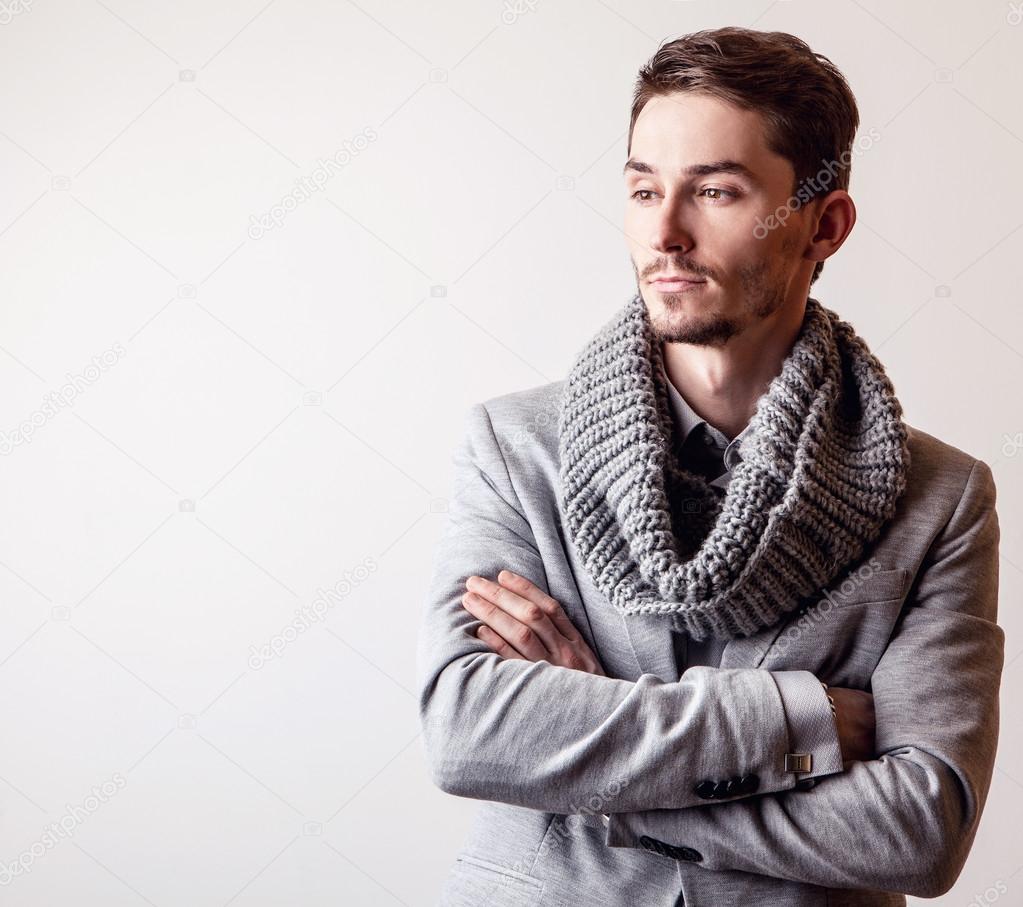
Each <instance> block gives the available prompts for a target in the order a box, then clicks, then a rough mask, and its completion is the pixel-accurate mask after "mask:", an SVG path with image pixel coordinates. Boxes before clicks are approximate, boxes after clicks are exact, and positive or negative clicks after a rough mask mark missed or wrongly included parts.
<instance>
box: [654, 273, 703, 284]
mask: <svg viewBox="0 0 1023 907" xmlns="http://www.w3.org/2000/svg"><path fill="white" fill-rule="evenodd" d="M650 282H651V283H705V279H704V278H702V277H687V276H686V275H685V274H662V275H661V276H660V277H655V278H654V279H653V280H651V281H650Z"/></svg>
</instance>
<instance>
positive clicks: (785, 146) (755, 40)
mask: <svg viewBox="0 0 1023 907" xmlns="http://www.w3.org/2000/svg"><path fill="white" fill-rule="evenodd" d="M677 91H692V92H700V93H703V94H707V95H712V96H714V97H717V98H720V99H721V100H723V101H728V102H731V103H733V104H735V105H736V106H738V107H742V108H744V109H747V110H755V111H756V112H757V113H759V114H760V115H761V117H762V118H763V120H764V124H765V132H766V138H767V144H768V147H769V148H770V149H771V151H773V152H774V153H775V154H778V155H780V156H782V157H784V158H786V159H788V160H789V161H790V162H791V164H792V167H793V169H794V170H795V179H794V182H793V186H792V194H793V196H797V195H798V198H799V199H800V200H801V203H802V204H805V203H806V202H808V201H810V200H811V199H813V198H818V197H822V196H824V195H827V194H828V193H829V192H831V191H833V190H835V189H844V190H846V191H848V189H849V173H850V170H851V166H850V165H851V149H852V143H853V139H854V138H855V136H856V130H857V128H858V127H859V122H860V117H859V111H858V110H857V108H856V99H855V97H854V96H853V93H852V90H851V89H850V88H849V85H848V83H847V82H846V80H845V77H844V76H843V75H842V73H841V72H840V71H839V70H838V68H837V67H836V66H835V65H834V64H833V63H832V62H831V61H830V60H829V59H828V58H827V57H825V56H822V55H821V54H817V53H814V52H813V51H812V50H811V49H810V48H809V46H808V45H807V44H806V43H805V42H803V41H801V40H800V39H799V38H797V37H795V36H794V35H790V34H787V33H786V32H763V31H754V30H752V29H747V28H733V27H729V28H717V29H712V30H705V31H698V32H694V33H692V34H689V35H683V36H682V37H681V38H676V39H675V40H674V41H671V42H669V43H667V44H663V45H662V46H661V47H660V48H659V49H658V50H657V52H656V53H655V54H654V55H653V56H652V57H651V58H650V60H649V61H648V62H647V63H646V64H645V65H644V66H643V68H642V69H640V71H639V76H638V78H637V79H636V88H635V92H634V94H633V101H632V119H631V121H630V123H629V142H628V153H630V154H631V152H632V131H633V129H634V128H635V126H636V120H637V118H638V117H639V114H640V111H641V110H642V109H643V107H644V106H645V105H646V103H647V101H649V100H650V99H651V98H653V97H657V96H660V95H667V94H672V93H674V92H677ZM843 153H844V154H843ZM844 161H848V163H842V162H844ZM829 163H830V165H831V177H830V180H829V181H827V182H824V185H823V187H820V188H818V189H817V190H816V191H815V190H814V189H813V188H809V187H807V186H806V185H805V181H806V180H808V179H811V178H812V177H813V176H814V175H815V174H817V173H819V172H820V171H821V169H822V167H823V166H826V165H828V164H829ZM836 165H838V166H837V167H836ZM823 268H824V262H822V261H819V262H817V264H816V266H815V267H814V271H813V277H812V278H811V279H810V283H811V284H812V283H813V282H814V281H815V280H816V279H817V277H818V275H819V274H820V272H821V270H822V269H823Z"/></svg>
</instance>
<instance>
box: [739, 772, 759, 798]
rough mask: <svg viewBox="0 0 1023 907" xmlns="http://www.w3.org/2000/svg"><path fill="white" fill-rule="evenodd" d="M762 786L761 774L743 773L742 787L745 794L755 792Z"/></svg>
mask: <svg viewBox="0 0 1023 907" xmlns="http://www.w3.org/2000/svg"><path fill="white" fill-rule="evenodd" d="M759 787H760V776H759V775H743V776H742V781H741V782H740V789H741V791H742V793H744V794H752V793H755V792H756V790H757V789H758V788H759Z"/></svg>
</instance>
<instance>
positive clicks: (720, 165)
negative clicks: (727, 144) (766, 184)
mask: <svg viewBox="0 0 1023 907" xmlns="http://www.w3.org/2000/svg"><path fill="white" fill-rule="evenodd" d="M629 170H635V171H637V172H638V173H657V168H656V167H651V166H650V165H649V164H644V163H643V162H642V161H637V160H635V159H634V158H631V157H630V158H629V159H628V160H627V161H626V162H625V166H624V167H623V168H622V173H623V174H625V173H627V172H628V171H629ZM682 173H683V174H684V175H685V176H709V175H710V174H712V173H737V174H738V175H739V176H744V177H746V179H748V180H750V181H751V182H754V183H755V182H757V175H756V174H755V173H754V172H753V171H752V170H750V169H749V167H747V166H746V165H745V164H741V163H739V161H733V160H727V159H725V160H720V161H711V162H710V163H707V164H691V165H690V166H688V167H686V168H685V169H684V170H683V171H682Z"/></svg>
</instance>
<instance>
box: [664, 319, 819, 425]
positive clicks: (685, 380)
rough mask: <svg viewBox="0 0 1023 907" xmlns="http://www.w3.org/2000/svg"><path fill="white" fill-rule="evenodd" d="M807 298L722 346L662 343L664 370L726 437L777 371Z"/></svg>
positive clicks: (750, 411)
mask: <svg viewBox="0 0 1023 907" xmlns="http://www.w3.org/2000/svg"><path fill="white" fill-rule="evenodd" d="M805 307H806V304H805V300H804V301H803V302H801V303H800V304H799V305H798V306H790V305H785V306H782V307H781V308H780V309H779V310H778V311H777V312H775V313H774V314H772V315H770V316H768V317H767V318H764V319H760V320H758V321H754V322H752V323H750V324H749V325H748V326H747V327H746V328H745V329H744V330H742V331H741V332H740V333H738V334H736V335H734V336H733V337H731V338H730V339H729V341H728V343H727V344H725V346H724V347H710V346H694V345H693V344H689V343H663V344H662V350H663V354H664V370H665V373H666V374H667V376H668V380H669V381H670V382H671V383H672V384H673V385H675V388H676V389H677V390H678V392H679V393H680V394H681V395H682V396H683V397H685V399H686V402H687V403H688V404H689V405H690V406H691V407H692V408H693V410H694V411H695V412H696V413H697V414H698V415H699V416H700V418H701V419H706V420H707V421H708V422H709V423H710V424H711V425H713V426H714V427H715V428H716V429H718V431H720V432H722V433H723V434H724V435H725V436H726V437H728V438H734V437H735V436H736V435H737V434H739V432H741V431H742V430H743V429H744V428H745V427H746V425H747V423H748V422H749V420H750V419H751V418H752V417H753V413H754V412H755V411H756V406H757V401H758V400H759V399H760V397H761V396H762V395H763V394H764V393H765V392H766V391H767V387H768V385H769V384H770V383H771V381H772V380H773V379H774V378H775V377H776V376H777V375H778V374H780V373H781V367H782V364H783V363H784V361H785V357H786V356H787V355H788V354H789V352H790V351H791V349H792V345H793V344H794V343H795V340H796V337H797V336H798V334H799V328H800V326H801V325H802V323H803V314H804V311H805Z"/></svg>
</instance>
